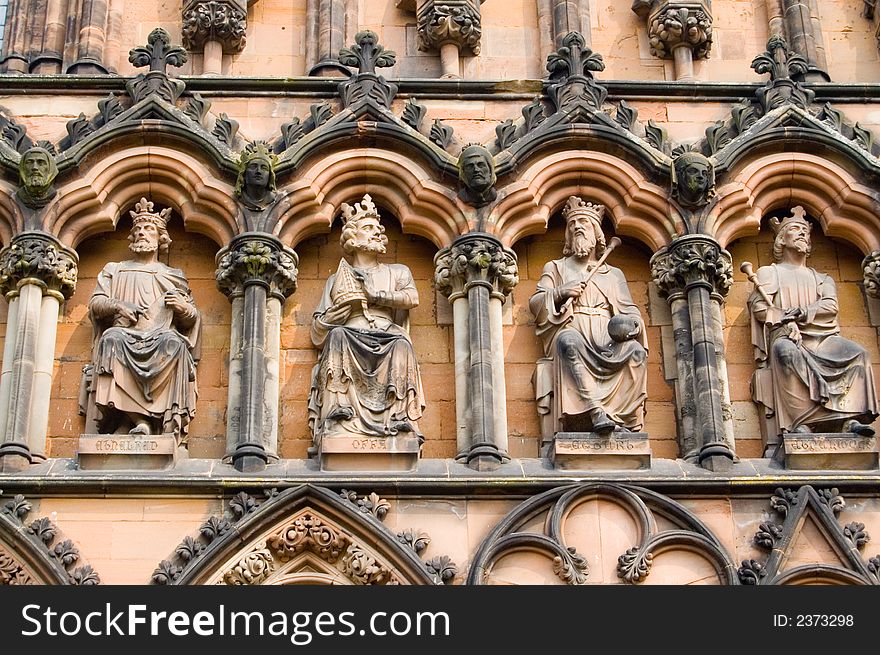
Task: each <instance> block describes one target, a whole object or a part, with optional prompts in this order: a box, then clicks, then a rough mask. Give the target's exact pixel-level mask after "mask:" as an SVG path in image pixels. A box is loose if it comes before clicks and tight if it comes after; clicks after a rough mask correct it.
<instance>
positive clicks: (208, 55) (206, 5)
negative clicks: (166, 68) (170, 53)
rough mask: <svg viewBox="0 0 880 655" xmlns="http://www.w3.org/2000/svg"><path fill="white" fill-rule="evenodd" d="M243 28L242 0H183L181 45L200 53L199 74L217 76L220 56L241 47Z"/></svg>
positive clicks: (244, 38)
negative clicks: (200, 65)
mask: <svg viewBox="0 0 880 655" xmlns="http://www.w3.org/2000/svg"><path fill="white" fill-rule="evenodd" d="M246 31H247V2H246V0H184V3H183V23H182V27H181V32H182V35H183V47H184V48H186V49H187V50H189V51H190V52H199V51H202V52H203V53H204V55H203V63H202V74H203V75H220V73H221V72H222V67H223V55H224V54H227V55H231V54H236V53H239V52H241V51H242V50H244V46H245V41H246V37H245V33H246Z"/></svg>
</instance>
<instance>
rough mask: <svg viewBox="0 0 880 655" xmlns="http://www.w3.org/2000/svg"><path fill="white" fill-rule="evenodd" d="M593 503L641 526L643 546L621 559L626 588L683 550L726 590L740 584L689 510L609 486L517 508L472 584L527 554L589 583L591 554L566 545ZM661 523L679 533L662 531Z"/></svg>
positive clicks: (580, 487)
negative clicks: (582, 510)
mask: <svg viewBox="0 0 880 655" xmlns="http://www.w3.org/2000/svg"><path fill="white" fill-rule="evenodd" d="M591 500H604V501H610V502H611V503H613V504H614V505H616V506H618V507H620V508H622V509H623V510H624V511H625V512H626V513H627V514H628V515H629V518H630V520H631V521H632V523H634V525H635V534H636V535H637V537H636V539H637V543H635V544H633V545H632V547H630V548H628V549H627V550H626V551H625V552H622V553H620V554H619V556H618V557H617V562H618V564H617V576H618V577H619V578H621V579H622V580H623V581H624V582H627V583H631V584H634V583H638V582H643V581H644V580H645V579H646V578H647V577H648V575H649V573H650V569H651V564H652V561H653V559H654V556H655V555H659V554H660V553H668V552H670V551H675V550H678V551H682V552H684V553H688V554H696V555H698V556H700V557H702V558H704V559H705V560H707V561H708V562H709V563H710V565H711V566H712V568H713V569H714V573H715V576H716V578H717V580H718V581H719V583H720V584H738V578H737V574H736V567H735V566H734V564H733V561H732V560H731V559H730V556H729V555H728V554H727V552H726V550H725V548H724V546H723V545H722V544H721V542H720V541H719V540H718V539H717V538H716V537H715V535H714V534H713V533H712V531H711V530H709V528H707V527H706V526H705V525H704V524H703V523H702V521H700V520H699V519H698V518H697V517H696V516H694V514H693V513H691V512H690V511H689V510H688V509H687V508H685V507H683V506H682V505H680V504H678V503H677V502H675V501H674V500H672V499H670V498H667V497H665V496H663V495H661V494H658V493H656V492H653V491H650V490H648V489H644V488H641V487H635V486H630V485H622V484H613V483H606V482H593V483H584V484H573V485H569V486H565V487H559V488H556V489H551V490H550V491H547V492H544V493H543V494H540V495H538V496H534V497H532V498H530V499H529V500H526V501H525V502H523V503H522V504H520V505H519V506H518V507H516V508H514V509H513V510H512V511H511V512H510V513H509V514H508V515H507V516H505V517H504V518H503V519H502V520H501V521H500V522H499V523H498V524H497V525H496V527H495V528H494V529H493V530H492V531H491V532H490V533H489V535H488V536H487V537H486V538H485V539H484V540H483V543H482V544H481V545H480V547H479V548H478V549H477V552H476V553H475V554H474V558H473V561H472V563H471V568H470V572H469V574H468V580H467V584H486V583H488V582H490V581H491V576H492V569H493V566H494V565H495V564H496V563H497V562H499V560H501V559H502V558H503V557H505V556H508V555H510V554H511V553H514V552H517V551H523V550H530V551H532V552H538V553H540V554H543V555H544V556H545V557H546V558H547V559H548V565H551V564H552V569H553V572H554V573H555V574H556V575H557V576H558V577H560V578H561V579H562V580H563V581H564V582H566V583H568V584H587V583H589V581H590V579H589V575H590V570H589V569H590V567H589V557H590V555H591V554H590V553H585V552H578V551H577V550H576V548H575V547H574V546H571V545H570V544H568V543H566V539H565V536H564V535H565V533H566V531H567V529H568V528H567V525H566V524H567V522H568V521H569V519H570V517H571V516H572V513H573V511H574V510H575V509H576V508H577V507H578V506H579V505H581V504H583V503H586V502H589V501H591ZM658 518H662V519H664V521H665V522H666V523H667V524H672V526H673V527H672V528H661V527H660V523H658V521H657V519H658ZM539 524H540V525H542V526H543V528H541V531H540V532H538V531H537V529H536V526H538V525H539Z"/></svg>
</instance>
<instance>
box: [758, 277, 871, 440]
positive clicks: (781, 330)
mask: <svg viewBox="0 0 880 655" xmlns="http://www.w3.org/2000/svg"><path fill="white" fill-rule="evenodd" d="M757 273H758V282H759V283H760V285H761V286H762V287H763V288H764V291H765V292H766V293H767V295H768V297H769V298H770V300H771V301H772V306H770V305H768V304H767V303H766V301H764V299H763V298H762V297H761V295H760V293H759V292H758V291H757V290H754V291H753V292H752V294H751V296H749V300H748V306H749V312H750V314H751V323H752V344H753V345H754V346H755V359H756V361H757V364H758V370H756V371H755V374H754V376H753V378H752V393H753V397H754V399H755V402H757V403H759V404H761V405H763V406H764V409H765V415H766V418H768V419H770V427H769V429H768V441H772V442H775V437H777V436H778V435H779V434H780V433H782V432H787V431H790V430H792V429H794V428H797V427H798V426H801V425H806V426H809V427H811V428H814V427H815V426H817V424H821V425H822V427H820V430H819V431H827V432H836V431H839V430H840V429H841V425H842V423H843V421H844V420H847V419H850V418H854V419H857V420H860V421H862V422H866V423H870V422H871V421H873V420H874V419H875V418H876V417H877V394H876V391H875V388H874V374H873V371H872V369H871V362H870V360H869V359H868V353H867V352H866V351H865V349H864V348H862V347H861V346H860V345H858V344H857V343H855V342H853V341H850V340H849V339H846V338H844V337H841V336H840V326H839V325H838V308H837V289H836V287H835V284H834V280H832V279H831V278H830V277H829V276H828V275H826V274H824V273H819V272H817V271H816V270H814V269H812V268H809V267H806V266H795V265H791V264H771V265H770V266H762V267H761V268H759V269H758V272H757ZM793 307H800V308H802V309H803V310H804V311H805V312H806V318H804V320H802V321H800V322H799V323H797V328H796V330H797V332H799V333H800V343H798V342H797V341H796V340H795V339H792V338H791V337H789V336H788V335H789V334H790V330H791V328H790V327H788V326H786V325H779V321H780V319H781V318H782V314H783V312H784V311H785V310H786V309H790V308H793ZM814 431H816V430H815V429H814Z"/></svg>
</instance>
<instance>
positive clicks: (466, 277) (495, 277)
mask: <svg viewBox="0 0 880 655" xmlns="http://www.w3.org/2000/svg"><path fill="white" fill-rule="evenodd" d="M434 264H435V274H434V281H435V283H436V284H437V289H438V290H439V291H440V293H442V294H443V295H444V296H446V297H447V298H449V299H450V300H454V299H455V297H457V296H459V295H461V294H465V293H467V290H468V289H469V288H470V287H471V286H473V285H475V284H484V285H486V286H488V287H490V288H491V289H492V293H493V294H497V295H498V296H499V297H501V298H506V297H507V296H508V295H509V294H510V292H511V291H513V288H514V287H515V286H516V285H517V284H518V283H519V273H518V270H517V261H516V254H515V253H514V252H513V251H512V250H510V249H509V248H505V247H504V246H502V245H501V242H500V241H498V239H496V238H495V237H493V236H491V235H489V234H466V235H464V236H461V237H459V238H458V239H456V240H455V243H453V244H452V245H451V246H449V247H447V248H444V249H443V250H441V251H440V252H438V253H437V255H436V256H435V257H434Z"/></svg>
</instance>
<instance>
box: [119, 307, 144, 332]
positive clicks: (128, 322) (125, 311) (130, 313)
mask: <svg viewBox="0 0 880 655" xmlns="http://www.w3.org/2000/svg"><path fill="white" fill-rule="evenodd" d="M141 313H142V310H141V308H140V307H138V306H137V305H135V304H134V303H130V302H124V301H119V304H118V305H117V306H116V316H114V317H113V324H114V325H118V326H120V327H131V326H132V325H134V324H135V323H137V321H138V316H139V315H140V314H141Z"/></svg>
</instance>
